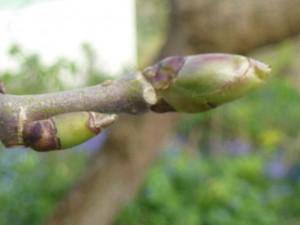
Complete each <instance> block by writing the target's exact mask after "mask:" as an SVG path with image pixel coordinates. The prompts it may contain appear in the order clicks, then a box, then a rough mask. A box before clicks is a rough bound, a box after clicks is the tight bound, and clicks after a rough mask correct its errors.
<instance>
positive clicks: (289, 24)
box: [162, 0, 300, 56]
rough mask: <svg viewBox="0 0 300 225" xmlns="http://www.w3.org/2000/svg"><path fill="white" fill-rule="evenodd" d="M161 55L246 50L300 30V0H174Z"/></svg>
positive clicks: (242, 51) (294, 33)
mask: <svg viewBox="0 0 300 225" xmlns="http://www.w3.org/2000/svg"><path fill="white" fill-rule="evenodd" d="M171 3H172V7H173V10H172V14H171V26H170V35H169V38H168V40H167V43H166V45H165V46H164V48H163V51H162V53H163V54H162V56H166V55H170V54H174V53H177V54H178V53H179V54H194V53H195V52H197V53H199V52H215V51H217V52H230V53H246V52H248V51H249V50H251V49H254V48H257V47H260V46H263V45H266V44H271V43H274V42H278V41H281V40H283V39H285V38H288V37H291V36H294V35H296V34H298V33H299V32H300V26H299V24H300V16H299V15H300V0H264V1H260V0H251V1H249V0H226V1H224V0H213V1H212V0H211V1H209V0H188V1H185V0H171Z"/></svg>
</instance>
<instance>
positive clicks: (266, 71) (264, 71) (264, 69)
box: [250, 59, 272, 81]
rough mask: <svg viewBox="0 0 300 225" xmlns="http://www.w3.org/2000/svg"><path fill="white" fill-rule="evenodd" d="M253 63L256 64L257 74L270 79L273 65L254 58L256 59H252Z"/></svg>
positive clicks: (263, 78)
mask: <svg viewBox="0 0 300 225" xmlns="http://www.w3.org/2000/svg"><path fill="white" fill-rule="evenodd" d="M250 60H251V63H252V64H253V65H254V67H255V72H256V73H255V74H256V76H257V77H258V78H259V79H260V80H262V81H265V80H266V79H268V78H269V77H270V75H271V71H272V69H271V66H270V65H268V64H265V63H262V62H260V61H257V60H254V59H250Z"/></svg>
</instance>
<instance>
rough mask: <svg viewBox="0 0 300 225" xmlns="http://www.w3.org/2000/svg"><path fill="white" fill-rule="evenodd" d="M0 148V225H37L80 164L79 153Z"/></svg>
mask: <svg viewBox="0 0 300 225" xmlns="http://www.w3.org/2000/svg"><path fill="white" fill-rule="evenodd" d="M60 154H63V155H59V157H58V155H56V154H52V155H48V156H47V157H45V156H46V155H40V154H39V153H36V152H33V151H25V150H24V149H20V150H10V151H8V150H4V149H3V148H1V149H0V179H1V182H0V205H1V210H0V224H3V225H4V224H10V225H19V224H22V225H23V224H24V225H25V224H31V225H35V224H41V222H42V221H44V220H45V219H46V217H47V216H48V215H49V214H50V213H51V212H52V211H53V209H54V207H55V205H56V204H57V202H58V201H59V200H61V199H62V197H63V196H64V194H65V193H66V191H68V190H69V189H70V187H71V185H72V184H73V182H74V180H75V179H76V178H77V177H78V175H79V174H80V171H81V170H82V167H83V165H84V158H85V155H84V154H83V153H78V152H77V154H71V153H60Z"/></svg>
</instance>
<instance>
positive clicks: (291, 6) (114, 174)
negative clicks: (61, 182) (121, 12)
mask: <svg viewBox="0 0 300 225" xmlns="http://www.w3.org/2000/svg"><path fill="white" fill-rule="evenodd" d="M171 3H172V7H173V12H172V15H171V25H170V32H169V37H168V40H167V43H166V45H165V46H164V48H163V49H162V52H161V53H160V57H161V58H162V57H165V56H169V55H179V54H193V53H196V52H197V53H200V52H208V51H210V52H213V51H223V52H234V53H236V52H239V53H240V52H242V53H245V52H248V51H250V50H252V49H254V48H257V47H260V46H262V45H265V44H270V43H274V42H276V41H281V40H283V39H285V38H287V37H290V36H292V35H295V34H297V33H300V26H299V24H300V0H265V1H261V0H251V1H249V0H226V1H223V0H188V1H187V0H171ZM178 117H179V116H178V115H174V114H173V115H147V116H143V117H141V118H140V119H139V121H137V120H136V119H134V120H129V119H128V117H127V118H123V119H121V120H122V122H121V123H119V126H118V127H115V129H114V130H113V131H112V134H111V135H110V137H109V140H108V142H107V143H106V145H105V147H104V151H103V152H102V153H101V154H99V155H98V156H97V157H96V159H95V160H94V161H93V163H91V165H90V167H89V168H88V170H87V172H86V176H85V177H84V178H83V179H82V181H81V182H80V183H79V184H78V186H77V187H76V188H75V189H74V190H73V191H72V192H71V193H70V195H69V196H68V197H67V198H66V199H65V201H64V202H63V203H62V204H61V206H60V207H59V208H58V210H57V211H56V213H55V214H54V215H53V217H52V218H51V219H50V220H49V223H48V225H50V224H51V225H54V224H55V225H69V224H72V225H95V224H97V225H109V224H111V223H112V221H113V218H114V215H115V214H116V213H117V211H118V209H120V207H121V206H123V204H124V203H125V202H126V201H127V200H128V199H129V198H130V197H131V196H132V195H133V194H134V192H135V191H136V190H137V189H138V187H139V185H140V183H141V182H142V181H143V178H144V176H145V174H146V171H147V169H148V167H149V165H151V162H152V161H153V160H154V159H155V158H156V157H157V155H158V153H159V149H160V147H161V144H162V143H163V142H164V139H166V138H167V137H168V135H169V134H170V133H171V132H172V131H173V128H174V125H175V124H176V120H177V119H178Z"/></svg>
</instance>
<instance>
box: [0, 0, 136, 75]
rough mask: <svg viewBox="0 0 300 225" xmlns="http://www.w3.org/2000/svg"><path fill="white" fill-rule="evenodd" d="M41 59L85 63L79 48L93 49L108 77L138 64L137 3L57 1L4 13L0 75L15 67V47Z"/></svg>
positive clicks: (1, 15)
mask: <svg viewBox="0 0 300 225" xmlns="http://www.w3.org/2000/svg"><path fill="white" fill-rule="evenodd" d="M16 42H17V43H20V45H21V46H22V47H23V48H24V49H25V50H28V51H31V52H37V53H39V54H41V56H42V58H43V59H44V60H45V61H46V62H51V61H53V60H55V59H56V58H57V57H58V56H66V57H68V58H71V59H80V56H81V54H80V53H81V52H80V45H81V43H83V42H88V43H91V45H92V46H93V47H94V48H95V49H96V52H97V54H98V58H99V62H98V63H99V65H100V66H101V67H102V69H103V70H104V71H107V72H111V73H116V72H118V71H120V70H121V68H123V67H124V66H128V65H131V66H134V65H135V64H136V31H135V4H134V0H52V1H42V2H36V3H34V4H29V5H26V6H23V7H19V8H3V9H1V8H0V69H4V68H7V67H11V66H13V64H12V63H11V62H10V61H9V59H8V57H7V50H8V47H9V46H10V45H11V44H12V43H16Z"/></svg>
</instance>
